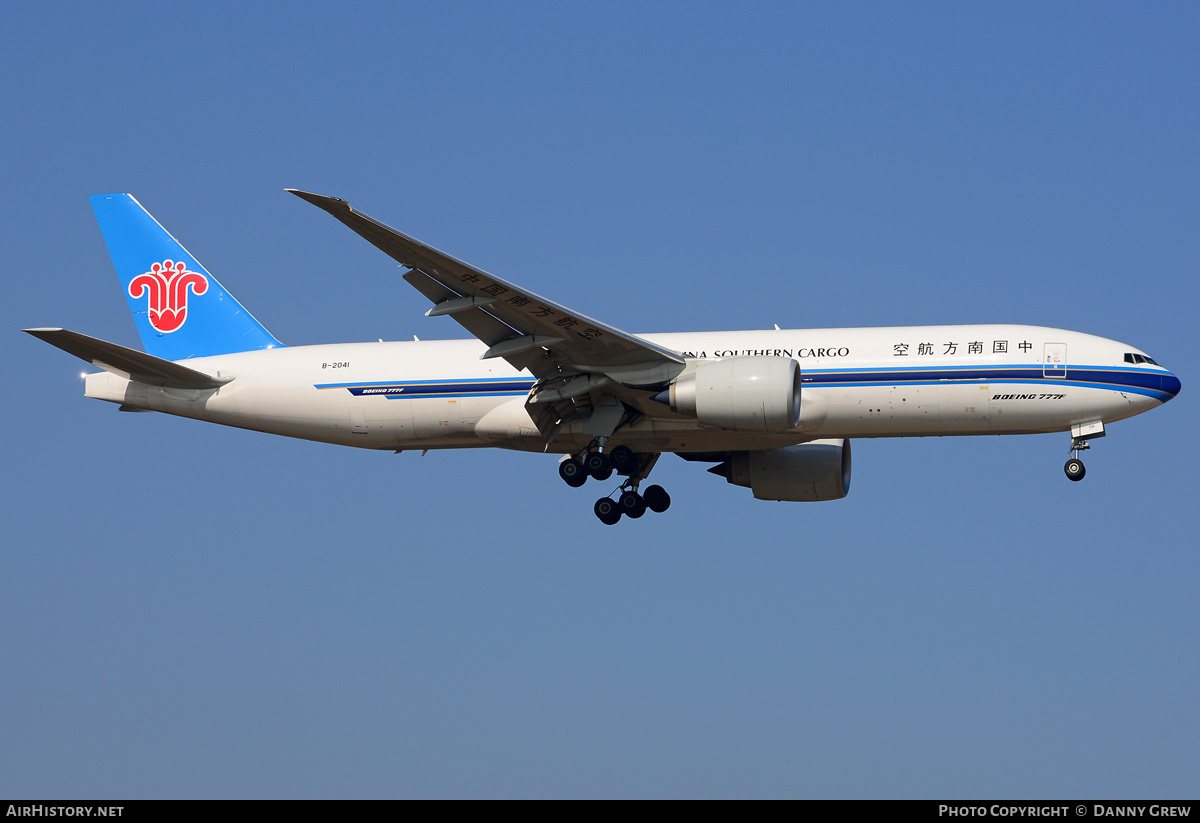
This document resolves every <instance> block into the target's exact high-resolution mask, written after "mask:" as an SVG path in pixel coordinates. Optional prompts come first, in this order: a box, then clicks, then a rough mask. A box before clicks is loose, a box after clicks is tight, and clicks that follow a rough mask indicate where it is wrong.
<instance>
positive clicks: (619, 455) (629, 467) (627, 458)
mask: <svg viewBox="0 0 1200 823" xmlns="http://www.w3.org/2000/svg"><path fill="white" fill-rule="evenodd" d="M608 457H609V460H611V461H612V465H613V468H614V469H616V470H617V471H619V472H620V473H621V474H629V473H630V472H632V471H633V470H634V469H636V468H637V464H638V457H637V455H636V454H634V453H633V449H631V448H629V447H628V446H617V447H616V448H615V449H613V450H612V453H611V454H609V456H608Z"/></svg>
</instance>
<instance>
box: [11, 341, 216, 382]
mask: <svg viewBox="0 0 1200 823" xmlns="http://www.w3.org/2000/svg"><path fill="white" fill-rule="evenodd" d="M22 331H24V332H25V333H26V334H32V335H33V336H34V337H36V338H38V339H39V340H45V341H46V342H47V343H49V344H50V345H51V346H56V347H58V348H60V349H62V350H63V351H65V352H66V353H67V354H73V355H75V356H76V357H78V358H79V359H80V360H86V361H87V362H89V363H91V364H92V365H93V366H99V367H100V368H102V369H104V370H105V371H108V372H112V373H113V374H116V375H119V376H121V377H125V378H127V379H129V380H135V381H137V382H138V383H145V384H147V385H149V386H165V387H168V388H172V389H215V388H217V387H218V386H221V385H224V384H225V383H228V382H229V381H230V380H232V379H233V378H232V377H212V376H211V375H207V374H204V373H203V372H198V371H196V370H195V369H189V368H187V367H186V366H181V365H179V364H178V363H172V362H171V361H170V360H163V359H162V358H161V357H155V356H153V355H150V354H146V353H145V352H140V351H137V350H136V349H127V348H125V347H124V346H118V345H117V344H116V343H109V342H108V341H106V340H98V339H96V338H95V337H88V336H87V335H86V334H80V333H79V332H73V331H68V330H66V329H22Z"/></svg>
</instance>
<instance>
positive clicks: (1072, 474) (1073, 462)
mask: <svg viewBox="0 0 1200 823" xmlns="http://www.w3.org/2000/svg"><path fill="white" fill-rule="evenodd" d="M1063 471H1065V472H1066V473H1067V477H1068V478H1070V479H1071V480H1074V481H1076V482H1078V481H1080V480H1082V479H1083V476H1084V475H1085V474H1087V469H1085V468H1084V467H1083V461H1082V460H1079V459H1078V458H1075V457H1072V458H1071V459H1070V460H1068V461H1067V465H1065V466H1063Z"/></svg>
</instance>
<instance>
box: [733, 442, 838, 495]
mask: <svg viewBox="0 0 1200 823" xmlns="http://www.w3.org/2000/svg"><path fill="white" fill-rule="evenodd" d="M709 471H710V472H712V473H713V474H719V475H721V476H722V477H724V478H725V479H726V480H728V481H729V482H730V483H732V484H733V485H735V486H745V487H747V488H749V489H750V490H751V491H753V492H754V496H755V497H757V498H758V499H759V500H790V501H795V502H813V501H817V500H838V499H840V498H843V497H845V496H846V495H847V493H849V491H850V441H849V440H813V441H812V442H809V443H801V444H800V445H798V446H784V447H783V448H780V449H767V450H764V451H753V452H731V453H730V455H729V459H728V460H726V461H725V462H724V463H722V464H721V465H719V466H714V467H712V468H711V469H709Z"/></svg>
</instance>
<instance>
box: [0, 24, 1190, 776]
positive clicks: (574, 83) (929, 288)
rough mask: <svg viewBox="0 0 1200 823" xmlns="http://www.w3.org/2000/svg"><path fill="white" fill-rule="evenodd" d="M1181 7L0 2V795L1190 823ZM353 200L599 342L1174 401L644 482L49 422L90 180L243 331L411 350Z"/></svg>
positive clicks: (177, 426)
mask: <svg viewBox="0 0 1200 823" xmlns="http://www.w3.org/2000/svg"><path fill="white" fill-rule="evenodd" d="M1198 42H1200V7H1197V6H1196V5H1195V4H1187V3H1156V4H1128V3H1118V4H1106V3H1057V4H1051V5H1050V6H1047V5H1046V4H1019V3H1005V4H977V3H965V4H964V3H947V4H934V5H928V4H917V5H912V4H890V3H888V4H885V3H862V4H855V5H849V6H847V5H845V4H782V3H780V4H732V3H729V4H711V3H693V2H688V3H652V4H645V3H603V4H583V3H570V4H562V3H545V4H538V3H482V2H479V3H429V4H421V5H410V4H398V3H378V4H374V3H361V4H352V5H349V6H346V5H345V4H343V5H341V6H336V5H335V4H294V3H287V4H284V3H279V4H271V3H252V4H245V3H214V4H204V5H203V6H196V7H193V8H192V9H191V10H188V11H186V12H185V11H183V10H182V7H179V8H178V9H177V8H176V7H175V6H173V5H170V4H163V3H155V4H149V3H146V4H128V3H105V4H99V5H96V4H83V3H70V4H32V3H23V4H17V5H16V6H14V7H13V8H10V9H8V10H7V11H6V15H5V24H4V26H3V29H2V30H0V78H3V79H2V80H0V83H3V86H2V89H3V91H2V98H0V103H2V112H3V114H2V117H3V129H2V130H0V145H2V146H3V149H4V171H3V178H4V182H5V188H6V190H7V191H8V195H7V196H6V197H5V198H4V199H3V201H2V202H0V227H2V228H0V232H2V237H3V244H2V247H0V248H2V252H0V254H2V255H3V257H2V259H3V268H4V271H5V283H6V288H7V295H6V297H5V299H4V300H3V301H0V318H2V319H3V323H2V324H0V327H2V328H4V329H7V331H5V332H4V333H3V334H4V335H6V337H5V339H6V340H7V342H5V343H4V346H3V351H4V353H5V355H6V361H7V364H8V367H9V373H8V378H7V379H6V380H5V381H4V386H3V392H4V397H3V405H4V408H5V409H6V412H5V414H6V420H7V422H8V425H7V426H6V427H5V428H6V430H7V434H6V436H5V459H4V461H3V464H2V465H3V480H2V482H0V485H2V491H3V494H2V496H0V507H2V514H3V522H4V525H5V528H4V535H5V541H4V549H3V554H2V558H3V565H2V566H0V628H2V631H0V706H2V708H0V712H2V713H3V721H2V723H0V728H2V729H3V734H0V796H7V797H13V796H33V797H47V798H53V797H63V798H66V797H97V798H103V797H291V796H300V797H308V796H322V797H324V796H332V797H358V796H363V797H366V796H402V797H407V796H448V797H470V796H530V795H534V796H577V795H584V796H679V795H685V796H693V795H698V796H799V797H827V796H834V797H904V796H918V797H981V796H982V797H1112V798H1121V797H1150V798H1167V797H1192V798H1194V797H1196V796H1197V795H1198V794H1200V701H1198V700H1197V695H1198V694H1200V655H1198V654H1197V649H1198V647H1200V605H1198V601H1197V597H1196V591H1197V583H1198V582H1200V554H1198V552H1197V539H1196V520H1197V518H1196V497H1197V495H1196V493H1197V490H1198V483H1197V481H1196V478H1195V455H1196V454H1197V438H1198V435H1197V429H1196V425H1195V424H1196V413H1195V411H1194V409H1195V406H1194V401H1193V395H1194V393H1195V392H1196V391H1197V374H1198V370H1197V368H1196V366H1197V351H1198V342H1200V340H1198V337H1200V335H1198V332H1197V323H1196V318H1195V314H1196V308H1197V286H1196V277H1197V272H1198V269H1200V241H1198V239H1197V238H1198V237H1200V234H1198V232H1197V226H1200V207H1198V206H1200V201H1198V197H1200V159H1198V158H1200V153H1198V152H1197V146H1200V105H1198V101H1200V50H1198V49H1197V43H1198ZM285 186H295V187H300V188H305V189H310V190H313V191H318V192H325V193H329V194H334V195H337V196H340V197H344V198H346V199H348V200H350V202H351V203H353V204H354V205H355V206H357V207H359V208H361V209H363V210H364V211H366V212H367V213H368V214H371V215H372V216H375V217H377V218H379V219H381V220H383V221H385V222H387V223H389V224H391V225H394V226H396V227H397V228H400V229H402V230H404V231H406V232H409V233H411V234H413V235H415V236H417V237H420V238H422V239H423V240H425V241H427V242H430V243H433V244H435V245H437V246H439V247H441V248H444V249H446V250H448V251H450V252H452V253H453V254H455V255H456V256H459V257H461V258H463V259H465V260H468V261H471V262H472V263H475V264H477V265H479V266H481V267H484V268H487V269H489V270H490V271H493V272H495V273H497V274H498V275H500V276H502V277H505V278H508V279H511V280H514V281H516V282H518V283H521V284H523V285H525V286H528V287H529V288H531V289H533V290H535V291H537V292H538V293H541V294H545V295H547V296H548V297H551V298H553V299H555V300H557V301H559V302H562V303H564V304H566V305H569V306H573V307H576V308H578V309H579V310H581V311H585V312H586V313H588V314H590V315H592V316H595V317H598V318H603V319H604V320H606V321H607V322H609V323H612V324H613V325H616V326H618V327H620V328H624V329H627V330H630V331H634V332H639V331H684V330H698V329H737V328H770V326H771V324H773V323H778V324H779V325H781V326H784V327H806V326H869V325H892V324H905V325H910V324H927V323H929V324H932V323H966V322H1018V323H1034V324H1042V325H1049V326H1058V327H1065V328H1070V329H1077V330H1081V331H1088V332H1092V333H1095V334H1100V335H1103V336H1106V337H1112V338H1116V339H1118V340H1122V341H1125V342H1128V343H1130V344H1132V345H1135V346H1137V347H1139V348H1142V349H1144V350H1145V351H1147V352H1149V353H1150V354H1151V355H1153V356H1154V357H1155V358H1157V359H1159V360H1160V361H1161V362H1163V363H1164V364H1166V365H1167V366H1168V367H1170V368H1172V369H1173V370H1174V371H1175V372H1176V373H1177V374H1178V375H1179V376H1180V378H1181V379H1182V381H1183V383H1184V389H1183V393H1182V394H1181V395H1180V397H1179V398H1178V399H1177V400H1175V401H1174V402H1172V403H1170V404H1168V405H1167V406H1165V407H1163V408H1161V409H1158V410H1155V411H1153V412H1151V413H1149V414H1146V415H1143V416H1142V417H1139V418H1135V419H1133V420H1130V421H1126V422H1123V423H1119V424H1116V425H1114V426H1112V427H1110V430H1109V436H1108V437H1107V438H1105V439H1104V440H1102V441H1099V442H1098V443H1097V444H1096V447H1095V448H1094V449H1093V450H1092V451H1091V452H1090V453H1089V454H1088V455H1087V458H1088V459H1087V463H1088V476H1087V479H1086V480H1085V481H1084V482H1082V483H1078V484H1074V483H1069V482H1068V481H1067V479H1066V478H1065V477H1064V476H1063V472H1062V464H1063V461H1064V460H1065V459H1066V457H1067V445H1068V438H1067V436H1066V435H1047V436H1039V437H1028V438H1007V439H1001V438H958V439H955V438H944V439H930V440H920V439H911V440H899V441H870V440H863V441H858V442H856V443H855V455H854V456H855V475H854V483H853V489H852V491H851V494H850V496H849V497H848V498H847V499H845V500H842V501H838V502H835V503H825V504H810V505H804V504H776V503H766V502H761V501H755V500H754V499H753V498H752V497H751V495H750V492H749V490H745V489H738V488H734V487H731V486H728V485H726V484H724V483H723V481H721V480H720V479H718V478H715V477H713V476H712V475H709V474H706V473H704V471H703V470H702V467H698V466H695V465H691V464H686V463H684V462H683V461H681V460H678V459H675V458H671V457H665V458H664V459H663V460H662V461H661V462H660V465H659V468H657V469H656V471H655V479H656V480H657V481H658V482H661V483H663V484H664V485H665V486H666V487H667V488H668V489H670V491H671V493H672V495H673V497H674V505H673V506H672V508H671V510H670V511H669V512H668V513H667V514H665V515H661V516H654V515H648V516H647V517H644V518H642V519H641V520H640V521H637V522H632V523H622V524H620V525H619V526H618V527H616V528H608V527H604V526H602V525H600V524H599V523H598V522H597V521H596V520H595V518H594V517H593V516H592V513H591V502H592V500H593V498H594V496H595V495H594V494H593V492H594V491H595V489H594V488H593V489H591V490H588V489H586V488H585V489H583V490H573V489H569V488H567V487H566V486H565V485H563V484H562V482H561V481H560V480H559V479H558V477H557V475H556V472H555V470H554V459H553V458H551V457H545V456H539V455H525V454H510V453H504V452H496V451H472V452H457V453H456V452H432V453H430V454H429V455H428V456H426V457H423V458H422V457H420V456H418V455H417V454H411V453H405V454H402V455H392V454H388V453H375V452H367V451H355V450H349V449H339V448H337V447H333V446H325V445H317V444H311V443H307V442H302V441H292V440H285V439H282V438H273V437H270V436H266V435H258V434H253V433H249V432H241V431H235V430H229V429H222V428H218V427H213V426H207V425H205V424H202V423H197V422H193V421H187V420H180V419H174V418H168V417H164V416H160V415H154V414H119V413H117V411H116V409H115V408H114V407H112V406H109V405H107V404H102V403H99V402H96V401H90V400H86V399H84V398H83V396H82V385H81V382H80V380H79V377H78V375H79V373H80V371H81V368H80V366H81V364H80V363H79V362H78V361H76V360H74V359H73V358H70V357H68V356H66V355H64V354H63V353H61V352H59V351H57V350H55V349H52V348H50V347H49V346H46V345H45V344H43V343H41V342H39V341H37V340H34V339H32V338H29V337H27V336H25V335H22V334H20V333H19V332H18V331H17V330H18V329H20V328H22V327H27V326H47V325H61V326H65V327H68V328H72V329H75V330H78V331H81V332H84V333H86V334H92V335H95V336H98V337H102V338H106V339H110V340H114V341H117V342H120V343H124V344H126V345H134V346H136V345H138V341H137V336H136V334H135V330H134V326H133V323H132V321H131V320H130V318H129V315H128V312H127V310H126V308H125V304H124V300H123V298H122V297H121V294H120V292H119V290H118V286H117V283H116V277H115V275H114V273H113V271H112V268H111V265H110V263H109V260H108V256H107V254H106V252H105V249H104V246H103V243H102V240H101V237H100V233H99V231H98V229H97V227H96V224H95V221H94V219H93V217H92V214H91V210H90V208H89V205H88V201H87V195H89V194H92V193H96V192H108V191H129V192H132V193H134V194H135V195H136V196H137V197H138V198H139V199H140V200H141V201H142V203H144V204H145V205H146V206H147V207H148V208H149V209H150V210H151V211H152V212H153V213H154V214H155V215H156V216H157V217H158V218H159V220H161V221H162V222H163V223H164V224H165V225H166V226H167V227H168V228H169V229H170V230H171V231H173V232H174V233H175V234H176V236H178V237H179V238H180V240H182V242H183V243H184V244H186V245H187V246H188V247H189V248H190V249H191V251H192V252H193V253H194V254H195V255H196V256H197V257H198V258H199V259H200V260H201V261H203V262H204V263H205V264H206V265H207V266H208V267H209V269H210V270H211V271H212V272H213V273H214V274H216V275H217V276H218V277H219V278H221V279H222V281H223V282H224V283H225V285H226V286H228V287H229V288H230V289H231V290H232V291H234V292H235V293H236V294H237V295H238V296H239V297H240V298H241V299H242V300H243V302H245V303H246V304H247V306H249V307H250V308H251V310H252V311H253V312H254V313H255V314H256V315H257V316H258V317H259V318H260V319H261V320H262V321H263V322H264V323H265V324H266V325H267V326H268V328H270V329H271V330H272V331H273V332H274V333H275V334H276V335H277V336H278V337H279V338H280V339H282V340H283V341H285V342H287V343H291V344H303V343H320V342H331V341H347V340H373V339H375V338H380V337H382V338H389V339H407V338H409V337H411V335H413V334H419V335H420V336H421V337H422V338H438V337H457V336H460V330H459V329H458V327H457V326H456V325H455V324H454V323H453V322H452V321H450V320H448V319H446V318H435V319H428V318H425V317H424V316H423V313H424V311H425V309H426V308H427V305H426V303H425V301H424V298H422V297H421V296H420V295H418V294H417V293H416V292H415V291H413V290H412V289H411V288H410V287H408V286H407V284H405V283H404V282H403V281H401V280H400V279H399V277H398V272H397V270H396V267H395V265H394V263H392V261H390V260H388V259H387V258H386V257H384V256H383V255H381V254H380V253H379V252H378V251H376V250H374V249H373V248H371V247H370V246H368V245H367V244H365V243H364V242H362V241H361V240H359V239H358V238H357V237H355V236H354V235H353V234H351V233H350V232H348V231H347V230H346V229H345V228H344V227H342V226H341V225H339V224H337V223H336V222H335V221H333V220H332V219H331V218H329V217H328V216H327V215H325V214H322V213H321V212H319V211H317V210H316V209H313V208H312V207H311V206H308V205H306V204H304V203H302V202H301V201H299V200H297V199H295V198H293V197H290V196H289V195H287V194H285V193H283V191H282V189H283V188H284V187H285Z"/></svg>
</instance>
